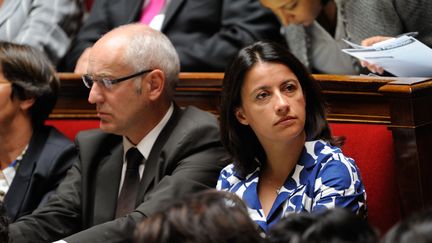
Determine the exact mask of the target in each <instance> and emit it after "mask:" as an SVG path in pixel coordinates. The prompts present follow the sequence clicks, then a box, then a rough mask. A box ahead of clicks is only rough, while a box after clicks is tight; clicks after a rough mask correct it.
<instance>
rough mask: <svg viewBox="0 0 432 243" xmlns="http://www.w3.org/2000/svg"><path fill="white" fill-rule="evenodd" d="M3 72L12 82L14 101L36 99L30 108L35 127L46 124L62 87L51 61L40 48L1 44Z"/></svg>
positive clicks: (0, 55) (0, 62) (0, 64)
mask: <svg viewBox="0 0 432 243" xmlns="http://www.w3.org/2000/svg"><path fill="white" fill-rule="evenodd" d="M0 71H1V72H3V76H4V77H5V78H6V79H7V80H8V81H9V82H11V83H12V96H11V99H13V98H14V97H17V98H18V99H20V100H26V99H35V102H34V104H33V105H32V107H31V108H30V117H31V120H32V125H33V128H35V127H38V126H41V125H43V124H44V122H45V120H46V119H47V118H48V116H49V114H50V113H51V111H52V109H53V108H54V106H55V103H56V101H57V94H58V89H59V86H60V82H59V80H58V78H57V77H56V75H55V70H54V68H53V66H52V64H51V62H50V61H49V59H48V58H47V57H46V56H45V55H44V54H43V53H42V52H41V51H39V50H37V49H36V48H33V47H30V46H27V45H18V44H13V43H9V42H3V41H0Z"/></svg>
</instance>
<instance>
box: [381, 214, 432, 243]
mask: <svg viewBox="0 0 432 243" xmlns="http://www.w3.org/2000/svg"><path fill="white" fill-rule="evenodd" d="M381 242H382V243H411V242H415V243H429V242H432V208H429V209H427V210H425V211H421V212H418V213H416V214H413V215H412V216H410V217H409V218H408V219H406V220H404V221H402V222H399V223H398V224H396V225H395V226H393V227H392V228H391V229H390V230H389V231H388V232H387V233H386V235H385V236H384V237H383V239H382V241H381Z"/></svg>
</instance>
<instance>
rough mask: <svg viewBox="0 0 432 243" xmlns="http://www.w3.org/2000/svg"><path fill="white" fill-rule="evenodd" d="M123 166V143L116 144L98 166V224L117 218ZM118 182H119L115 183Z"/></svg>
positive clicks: (96, 212) (95, 217)
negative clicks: (116, 212)
mask: <svg viewBox="0 0 432 243" xmlns="http://www.w3.org/2000/svg"><path fill="white" fill-rule="evenodd" d="M122 166H123V144H122V143H119V144H118V145H117V146H115V147H114V148H113V149H112V150H111V153H110V154H107V155H106V157H105V158H103V159H102V161H101V163H100V164H99V166H98V168H97V174H96V183H95V185H94V186H95V187H94V188H97V190H95V197H94V198H95V199H94V200H95V203H94V205H95V208H94V217H93V219H94V222H93V224H92V225H97V224H100V223H104V222H107V221H110V220H112V219H114V218H115V211H116V205H117V198H118V191H119V187H120V178H121V171H122ZM113 182H117V183H113Z"/></svg>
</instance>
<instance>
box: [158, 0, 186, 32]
mask: <svg viewBox="0 0 432 243" xmlns="http://www.w3.org/2000/svg"><path fill="white" fill-rule="evenodd" d="M185 1H186V0H176V1H171V3H170V4H169V5H168V9H167V10H166V13H165V20H164V23H163V25H162V32H163V31H164V29H165V28H166V26H167V25H168V24H169V22H170V21H171V20H172V18H173V17H174V14H175V13H177V10H178V9H179V8H180V6H181V5H182V4H183V3H184V2H185Z"/></svg>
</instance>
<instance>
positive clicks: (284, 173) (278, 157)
mask: <svg viewBox="0 0 432 243" xmlns="http://www.w3.org/2000/svg"><path fill="white" fill-rule="evenodd" d="M305 139H306V135H305V132H304V131H303V132H302V133H301V134H299V135H298V136H297V137H296V138H295V139H293V140H291V141H289V142H287V143H276V144H265V143H264V144H263V147H264V150H265V152H266V155H267V161H266V163H265V164H264V166H263V167H262V168H261V173H260V177H259V184H258V197H259V199H260V203H261V206H262V209H263V211H264V214H265V215H268V214H269V212H270V210H271V208H272V206H273V204H274V201H275V200H276V197H277V195H278V194H279V189H280V188H281V187H282V186H283V184H284V183H285V180H286V179H287V178H288V176H289V175H290V174H291V173H292V171H293V170H294V168H295V166H296V165H297V161H298V160H299V158H300V155H301V152H302V151H303V147H304V143H305Z"/></svg>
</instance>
